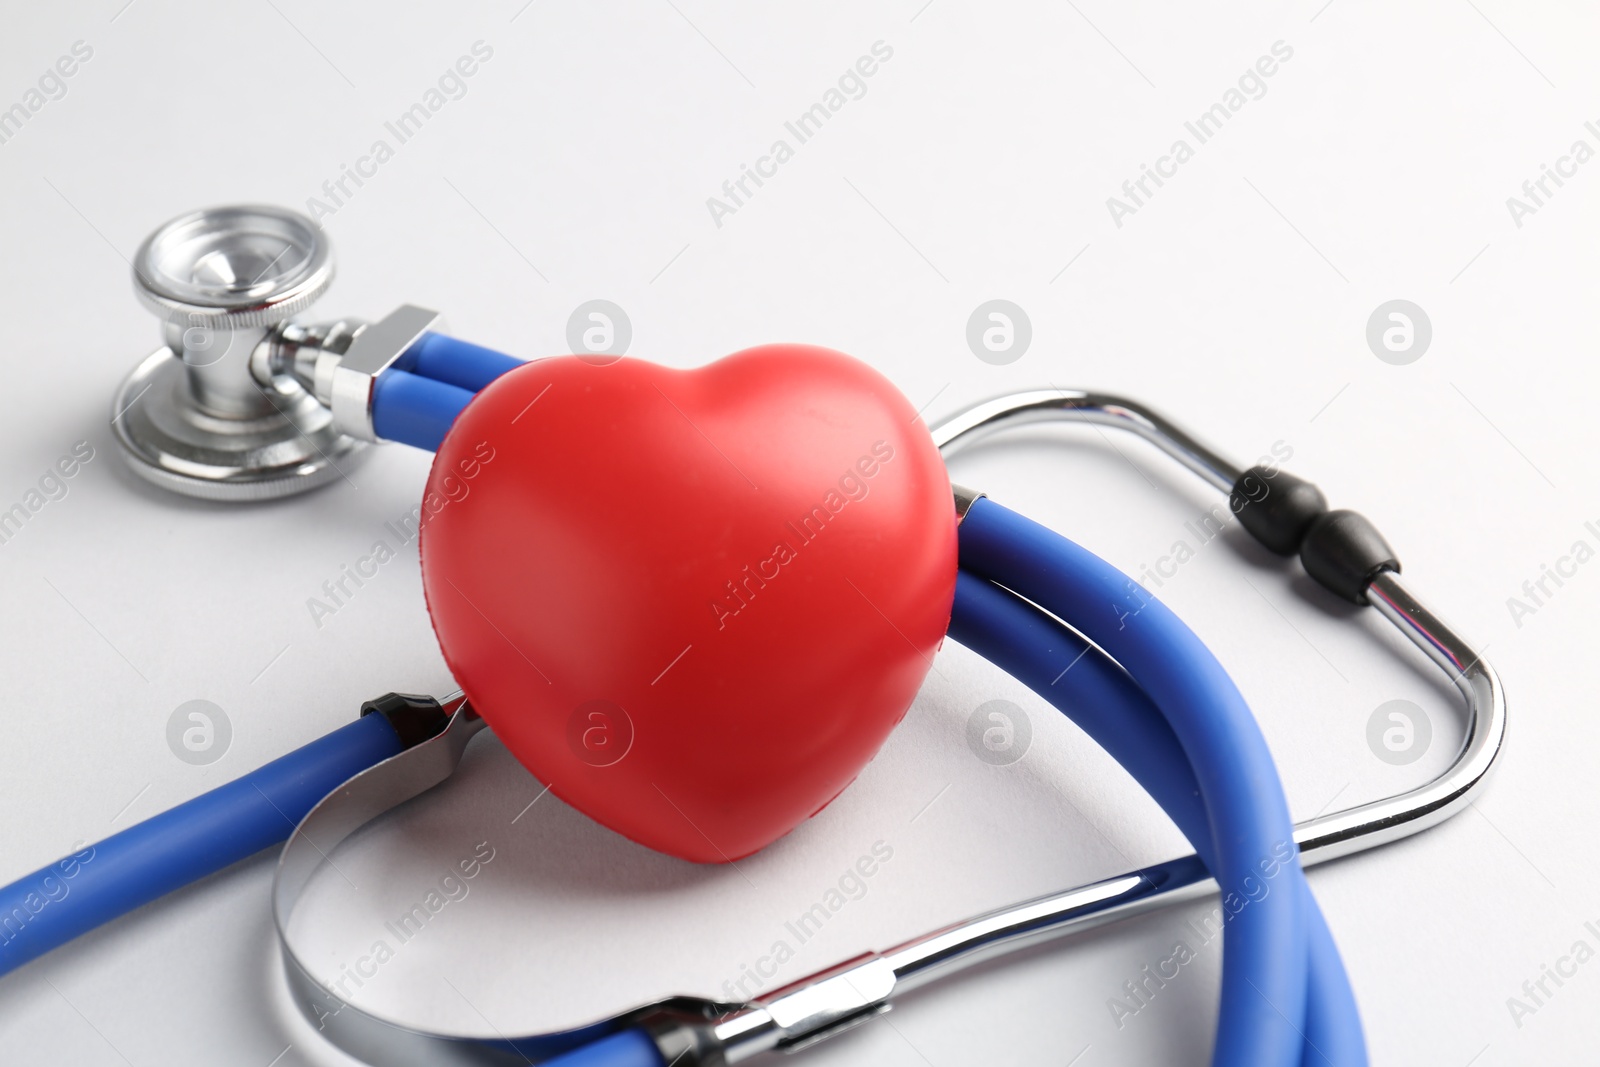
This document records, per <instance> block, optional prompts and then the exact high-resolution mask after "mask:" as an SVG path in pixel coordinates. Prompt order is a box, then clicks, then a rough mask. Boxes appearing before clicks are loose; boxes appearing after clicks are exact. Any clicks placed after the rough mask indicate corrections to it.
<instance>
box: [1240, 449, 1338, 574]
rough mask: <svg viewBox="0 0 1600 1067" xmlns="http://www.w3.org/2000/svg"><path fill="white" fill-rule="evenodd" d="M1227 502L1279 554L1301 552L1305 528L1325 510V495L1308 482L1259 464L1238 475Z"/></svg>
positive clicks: (1289, 554) (1246, 525)
mask: <svg viewBox="0 0 1600 1067" xmlns="http://www.w3.org/2000/svg"><path fill="white" fill-rule="evenodd" d="M1228 503H1229V505H1230V506H1231V507H1232V508H1233V512H1234V514H1235V515H1237V516H1239V524H1240V525H1241V526H1243V527H1244V528H1245V529H1246V530H1248V531H1250V534H1251V536H1253V537H1254V538H1255V539H1256V540H1257V541H1260V542H1261V543H1262V544H1263V545H1265V546H1266V547H1267V548H1268V549H1269V550H1271V551H1273V552H1276V553H1277V554H1278V555H1280V556H1292V555H1294V554H1295V553H1296V552H1298V551H1300V542H1301V541H1303V540H1304V539H1305V536H1306V531H1307V530H1309V529H1311V524H1312V523H1313V522H1315V521H1316V520H1317V518H1318V517H1319V516H1321V515H1322V514H1323V513H1324V512H1326V511H1327V510H1328V500H1327V498H1326V497H1324V496H1323V495H1322V490H1321V489H1318V488H1317V487H1316V486H1315V485H1313V484H1312V483H1311V482H1308V481H1306V480H1305V479H1304V478H1297V477H1296V476H1294V475H1293V474H1290V473H1289V472H1288V471H1285V470H1276V469H1274V470H1271V471H1269V470H1267V468H1265V467H1261V466H1255V467H1251V468H1250V469H1249V470H1247V471H1245V472H1244V473H1243V474H1241V475H1239V480H1238V481H1236V482H1234V483H1233V492H1232V493H1231V494H1229V496H1228Z"/></svg>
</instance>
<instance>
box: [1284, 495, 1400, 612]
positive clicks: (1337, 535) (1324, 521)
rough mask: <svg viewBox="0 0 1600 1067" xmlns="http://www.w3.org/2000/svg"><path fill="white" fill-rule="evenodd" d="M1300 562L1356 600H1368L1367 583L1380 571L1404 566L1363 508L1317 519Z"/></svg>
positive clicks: (1324, 582) (1336, 590) (1320, 579)
mask: <svg viewBox="0 0 1600 1067" xmlns="http://www.w3.org/2000/svg"><path fill="white" fill-rule="evenodd" d="M1300 562H1301V563H1302V564H1303V565H1304V566H1305V569H1306V573H1307V574H1309V575H1311V577H1313V578H1315V579H1316V580H1317V581H1318V582H1320V583H1321V584H1322V585H1323V586H1325V587H1326V588H1327V589H1328V590H1330V591H1331V592H1333V593H1334V594H1336V595H1338V596H1340V597H1343V598H1344V599H1345V600H1348V601H1350V602H1351V603H1352V604H1365V603H1366V602H1367V586H1369V585H1371V584H1372V579H1373V578H1375V577H1377V575H1378V572H1380V571H1395V572H1397V573H1398V572H1399V570H1400V561H1399V560H1398V559H1396V558H1395V554H1394V549H1392V548H1390V547H1389V542H1387V541H1385V540H1384V539H1383V535H1382V534H1381V533H1379V532H1378V528H1377V527H1376V526H1374V525H1372V523H1371V522H1370V521H1369V520H1368V519H1367V517H1366V516H1365V515H1363V514H1361V513H1360V512H1359V511H1330V512H1328V513H1327V514H1325V515H1323V516H1322V517H1321V518H1319V519H1318V520H1317V521H1316V522H1314V523H1313V524H1312V526H1311V529H1310V530H1308V531H1307V532H1306V537H1305V541H1304V542H1303V543H1302V544H1301V546H1300Z"/></svg>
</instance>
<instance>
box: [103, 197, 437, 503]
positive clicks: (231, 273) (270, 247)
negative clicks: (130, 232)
mask: <svg viewBox="0 0 1600 1067" xmlns="http://www.w3.org/2000/svg"><path fill="white" fill-rule="evenodd" d="M133 280H134V290H135V292H136V293H137V294H138V296H139V300H140V301H141V302H142V303H143V304H144V305H145V306H146V307H147V308H149V309H150V310H151V311H153V312H155V314H156V315H157V317H159V318H160V319H161V330H162V341H163V344H162V346H161V347H160V348H158V349H156V350H155V351H154V352H152V353H151V354H150V355H149V356H147V357H145V359H143V360H142V361H141V362H140V363H139V365H138V366H137V367H135V368H134V370H133V373H132V374H130V375H129V376H128V377H127V379H126V380H125V381H124V382H123V383H122V386H121V388H119V389H118V390H117V394H116V396H115V398H114V400H113V402H112V425H113V427H114V428H115V430H116V436H117V443H118V444H119V445H121V446H122V451H123V454H124V456H125V457H126V458H127V460H128V462H129V464H130V465H131V466H132V467H133V469H134V470H135V471H136V472H137V473H138V474H140V475H141V476H142V477H144V478H146V479H148V480H149V481H151V482H154V483H155V484H157V485H160V486H163V487H165V488H167V489H171V490H174V491H176V492H179V493H183V494H185V495H187V496H194V497H201V498H204V499H209V500H227V501H241V500H268V499H272V498H275V497H283V496H289V495H291V494H294V493H299V492H303V491H305V490H307V489H314V488H316V487H317V486H320V485H324V484H326V483H328V482H330V481H333V480H334V479H336V478H339V477H341V476H342V475H343V472H344V471H346V470H348V469H350V468H351V467H352V466H353V465H355V464H356V463H359V462H360V461H361V460H362V459H363V458H364V454H365V452H366V444H367V442H370V441H374V440H376V438H375V436H374V435H373V433H372V419H371V390H372V381H373V379H374V378H375V377H376V376H377V374H378V373H379V372H381V371H382V370H384V369H385V368H387V367H388V366H390V365H391V364H393V363H394V362H395V361H396V360H398V359H399V358H400V356H401V355H402V354H403V353H404V352H405V351H406V349H408V348H409V347H410V346H411V345H412V344H413V343H414V342H415V341H416V340H417V339H418V338H419V337H421V336H422V334H423V333H425V332H426V331H427V330H428V329H429V327H431V326H432V325H433V323H434V321H435V320H436V319H437V318H438V316H437V314H436V313H435V312H432V311H428V310H426V309H424V308H417V307H412V306H410V305H405V306H402V307H401V308H399V309H398V310H397V311H395V312H394V313H392V314H391V315H389V316H388V317H387V318H385V319H383V320H382V321H380V322H378V323H374V324H371V325H367V324H365V323H362V322H358V321H354V320H341V321H336V322H331V323H319V324H305V323H300V322H297V321H295V320H294V318H293V317H294V316H295V315H297V314H298V313H300V312H301V311H304V310H305V309H306V308H308V307H310V306H311V304H312V303H313V302H314V301H316V300H317V298H318V297H320V296H321V295H322V294H323V293H324V292H325V291H326V290H327V288H328V286H329V285H330V284H331V283H332V281H333V254H332V249H331V248H330V246H329V243H328V239H327V235H326V234H324V233H323V232H322V231H321V230H320V229H318V228H317V226H316V225H315V224H314V223H313V222H312V221H311V220H310V219H308V218H306V217H305V216H303V215H300V214H298V213H297V212H294V211H289V210H286V209H284V208H279V207H269V206H233V207H218V208H207V209H205V210H202V211H195V212H192V213H190V214H187V215H183V216H180V217H178V218H176V219H173V220H172V221H171V222H168V223H167V224H166V225H164V226H162V227H161V228H160V229H158V230H156V232H155V233H153V234H151V235H150V236H149V237H148V238H146V239H145V241H144V243H143V244H142V245H140V246H139V250H138V252H137V253H136V254H135V255H134V260H133Z"/></svg>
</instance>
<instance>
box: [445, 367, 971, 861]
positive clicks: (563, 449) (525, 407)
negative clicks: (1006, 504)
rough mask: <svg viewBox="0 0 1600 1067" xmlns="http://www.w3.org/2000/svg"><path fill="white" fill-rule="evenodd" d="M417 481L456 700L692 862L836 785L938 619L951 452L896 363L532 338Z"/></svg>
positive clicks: (919, 658) (641, 832)
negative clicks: (542, 349) (665, 351)
mask: <svg viewBox="0 0 1600 1067" xmlns="http://www.w3.org/2000/svg"><path fill="white" fill-rule="evenodd" d="M424 504H425V507H424V512H425V516H426V517H425V519H424V522H423V526H422V534H421V551H422V578H423V590H424V593H425V594H426V596H427V601H428V611H429V613H430V614H431V616H432V618H433V626H434V631H435V633H436V634H437V635H438V638H439V645H440V647H441V648H442V649H443V652H444V656H445V660H446V662H447V663H448V664H449V667H450V670H451V671H452V672H453V674H454V675H455V678H456V680H457V682H458V683H459V684H460V685H461V687H462V689H463V690H465V692H466V694H467V696H468V697H469V698H470V699H471V701H472V704H473V706H474V707H475V708H477V710H478V712H479V713H480V714H481V715H482V716H483V717H484V719H486V720H487V721H488V723H489V725H490V727H491V728H492V729H493V730H494V732H495V733H496V734H497V735H498V736H499V737H500V739H501V740H502V741H503V742H504V743H505V745H506V747H507V748H509V749H510V750H511V752H512V753H513V754H514V755H515V756H516V757H517V759H518V760H520V761H521V762H522V764H523V765H524V766H525V767H527V768H528V770H529V771H531V772H532V773H533V774H534V776H535V777H537V778H538V779H539V780H540V781H542V782H544V783H545V784H546V785H548V786H549V787H550V790H551V791H552V792H553V793H555V794H556V795H557V796H558V797H560V798H561V799H562V800H564V801H566V802H567V803H568V804H571V805H572V806H573V807H575V808H577V809H578V810H580V811H582V812H584V813H585V814H587V815H589V816H590V817H591V818H593V819H595V820H596V821H598V822H600V823H602V824H604V825H606V826H608V827H610V828H611V829H613V830H615V831H617V832H618V833H621V834H623V835H625V836H626V837H628V838H631V839H632V840H634V841H637V842H639V843H640V844H643V845H646V846H648V847H650V848H653V849H657V850H659V851H662V852H666V853H670V854H672V855H674V856H680V857H682V858H684V859H688V860H694V861H698V862H713V863H714V862H726V861H731V860H736V859H739V858H740V857H742V856H746V855H749V854H750V853H752V852H755V851H756V850H758V849H760V848H762V847H763V846H765V845H767V844H769V843H771V842H772V841H774V840H776V839H777V838H779V837H781V836H783V835H784V834H786V833H787V832H788V831H789V830H791V829H793V828H794V827H795V826H796V825H798V824H799V823H800V822H802V821H804V820H805V819H807V818H809V817H810V816H811V815H813V814H815V813H816V812H817V811H819V810H820V809H821V808H823V807H824V806H825V805H827V803H828V802H829V801H831V800H832V799H833V798H834V797H836V796H837V795H838V794H839V793H840V791H841V790H843V789H844V788H845V787H846V786H847V785H849V784H850V782H851V781H852V780H853V779H854V778H855V777H856V775H857V774H858V773H860V771H861V769H862V767H864V766H865V765H866V763H867V762H868V760H870V759H871V758H872V756H873V755H874V754H875V753H876V752H877V751H878V749H879V747H880V746H881V745H882V744H883V742H884V739H885V738H886V737H887V736H888V734H889V732H890V730H892V729H893V728H894V726H895V725H896V724H897V723H898V722H899V721H900V719H901V718H902V717H903V716H904V715H905V712H906V710H907V708H909V707H910V705H911V701H912V699H913V697H914V696H915V695H916V692H917V689H918V688H919V687H920V686H921V684H922V680H923V677H924V675H925V674H926V673H927V671H928V668H929V667H930V666H931V664H932V659H933V655H934V652H935V651H936V650H937V648H938V647H939V643H940V641H941V640H942V639H943V637H944V632H945V629H946V627H947V625H948V624H949V619H950V605H951V601H952V598H953V597H954V592H955V579H956V521H955V509H954V505H953V503H952V499H951V492H950V481H949V478H948V476H947V475H946V473H945V467H944V463H943V461H942V460H941V458H940V456H939V452H938V450H937V449H936V448H935V447H934V445H933V442H932V440H931V439H930V437H929V435H928V432H927V430H926V429H925V428H924V426H923V425H922V422H921V420H920V419H918V417H917V413H916V411H915V410H914V409H913V408H912V406H911V404H910V403H909V402H908V401H907V400H906V398H905V397H904V396H902V395H901V394H900V392H899V391H898V390H896V389H895V387H894V386H893V385H892V384H890V382H889V381H888V380H887V379H885V378H884V377H883V376H882V375H880V374H879V373H878V372H877V371H875V370H873V369H872V368H871V367H869V366H867V365H866V364H864V363H861V362H859V361H857V360H855V359H852V358H851V357H849V356H846V355H844V354H842V353H839V352H834V351H830V350H828V349H824V348H814V347H810V346H804V345H767V346H763V347H760V348H752V349H747V350H745V351H743V352H739V353H736V354H734V355H731V356H728V357H727V358H725V359H722V360H719V361H717V362H715V363H712V364H710V365H708V366H705V367H702V368H699V369H696V370H688V371H681V370H673V369H670V368H667V367H661V366H657V365H655V364H651V363H646V362H642V361H639V360H633V359H620V360H616V361H615V362H610V363H606V364H604V365H602V364H600V363H598V362H597V361H595V359H594V357H578V356H563V357H559V358H553V359H545V360H539V361H536V362H533V363H529V364H527V365H525V366H523V367H520V368H518V369H517V370H514V371H512V372H511V373H509V374H506V375H504V376H502V377H501V378H499V379H498V380H496V381H495V382H494V383H492V384H491V385H490V386H489V387H488V388H486V389H485V390H484V391H483V392H482V393H480V394H479V395H478V397H477V398H476V399H474V400H473V401H472V403H471V404H469V405H468V406H467V408H466V409H465V410H464V411H463V412H462V413H461V415H460V417H459V418H457V420H456V422H455V424H454V426H453V427H452V428H451V430H450V433H449V434H448V435H447V437H446V438H445V440H444V443H443V444H442V445H441V446H440V448H439V452H438V455H437V457H436V458H435V461H434V465H433V469H432V471H431V473H430V474H429V478H428V491H427V494H426V496H425V497H424Z"/></svg>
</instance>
